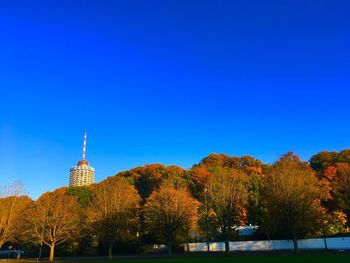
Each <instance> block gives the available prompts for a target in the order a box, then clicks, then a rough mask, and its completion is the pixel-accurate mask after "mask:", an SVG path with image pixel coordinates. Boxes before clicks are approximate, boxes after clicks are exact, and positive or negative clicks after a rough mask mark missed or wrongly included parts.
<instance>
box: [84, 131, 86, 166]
mask: <svg viewBox="0 0 350 263" xmlns="http://www.w3.org/2000/svg"><path fill="white" fill-rule="evenodd" d="M85 155H86V132H84V145H83V160H85Z"/></svg>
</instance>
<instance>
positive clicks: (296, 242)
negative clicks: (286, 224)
mask: <svg viewBox="0 0 350 263" xmlns="http://www.w3.org/2000/svg"><path fill="white" fill-rule="evenodd" d="M293 244H294V251H295V252H298V250H299V248H298V240H297V236H296V234H295V231H294V230H293Z"/></svg>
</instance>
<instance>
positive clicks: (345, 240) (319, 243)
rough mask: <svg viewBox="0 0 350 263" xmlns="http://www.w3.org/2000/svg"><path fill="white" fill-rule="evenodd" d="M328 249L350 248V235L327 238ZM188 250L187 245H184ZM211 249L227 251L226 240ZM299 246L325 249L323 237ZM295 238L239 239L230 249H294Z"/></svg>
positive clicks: (197, 246) (202, 247)
mask: <svg viewBox="0 0 350 263" xmlns="http://www.w3.org/2000/svg"><path fill="white" fill-rule="evenodd" d="M326 243H327V247H328V249H332V250H350V237H333V238H326ZM184 248H185V250H186V251H187V246H186V245H185V246H184ZM209 248H210V251H215V252H219V251H225V243H224V242H210V243H209ZM298 248H299V249H305V250H312V249H318V250H323V249H325V242H324V239H323V238H315V239H301V240H298ZM293 249H294V244H293V240H270V241H269V240H261V241H237V242H230V251H273V250H293ZM189 250H190V252H205V251H207V243H190V244H189Z"/></svg>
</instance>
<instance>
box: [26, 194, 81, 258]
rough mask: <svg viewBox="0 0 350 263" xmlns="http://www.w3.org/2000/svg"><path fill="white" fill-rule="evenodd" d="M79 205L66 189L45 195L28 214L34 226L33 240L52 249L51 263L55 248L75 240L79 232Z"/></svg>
mask: <svg viewBox="0 0 350 263" xmlns="http://www.w3.org/2000/svg"><path fill="white" fill-rule="evenodd" d="M79 209H80V208H79V205H78V202H77V198H76V197H74V196H70V195H67V194H66V192H65V189H62V188H61V189H57V190H55V191H54V192H47V193H44V194H43V195H41V196H40V197H39V199H38V200H37V201H36V202H35V203H34V205H33V207H32V208H31V209H30V212H29V213H28V219H27V220H28V225H29V226H32V229H31V233H30V234H31V236H32V240H33V241H35V242H37V243H43V244H45V245H47V246H48V247H49V248H50V258H49V259H50V261H53V259H54V253H55V247H56V246H57V245H59V244H62V243H64V242H67V241H69V240H72V239H74V238H75V236H76V235H77V234H78V232H79Z"/></svg>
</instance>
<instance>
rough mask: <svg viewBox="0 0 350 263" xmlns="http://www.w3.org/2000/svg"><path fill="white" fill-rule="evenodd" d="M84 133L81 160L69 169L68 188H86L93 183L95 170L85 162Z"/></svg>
mask: <svg viewBox="0 0 350 263" xmlns="http://www.w3.org/2000/svg"><path fill="white" fill-rule="evenodd" d="M85 154H86V133H85V134H84V146H83V158H82V159H81V160H80V161H79V162H78V164H77V165H76V166H73V167H71V168H70V175H69V186H87V185H91V184H93V183H94V177H95V169H94V168H93V167H91V166H89V162H88V161H87V160H85Z"/></svg>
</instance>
